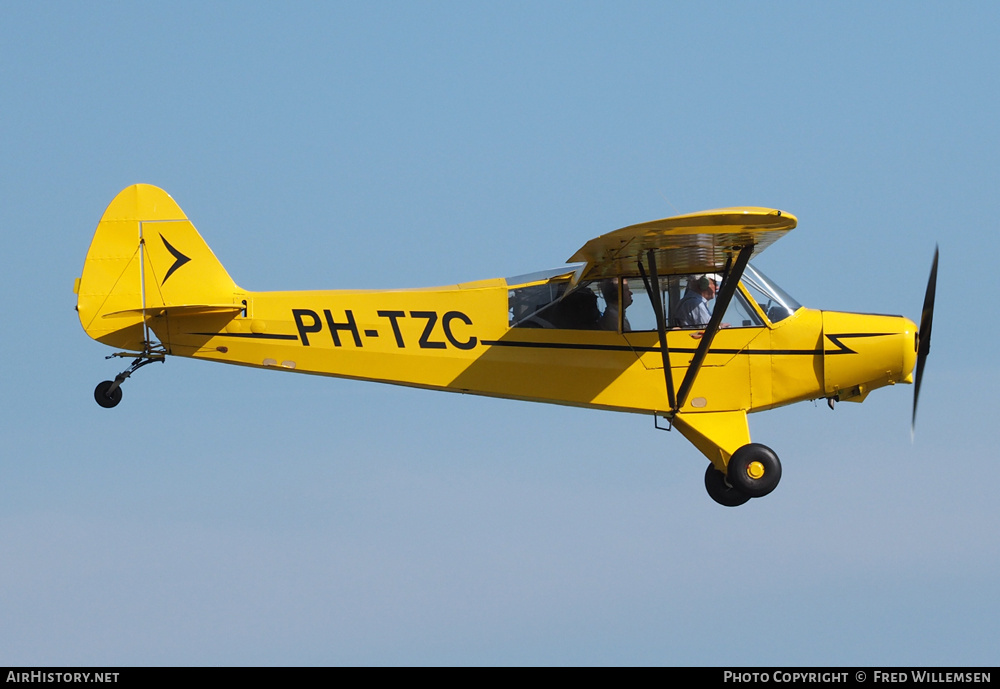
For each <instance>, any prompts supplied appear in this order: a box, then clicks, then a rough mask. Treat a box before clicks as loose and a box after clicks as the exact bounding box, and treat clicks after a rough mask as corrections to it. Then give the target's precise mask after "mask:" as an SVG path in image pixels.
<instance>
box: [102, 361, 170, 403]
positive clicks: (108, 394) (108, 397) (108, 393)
mask: <svg viewBox="0 0 1000 689" xmlns="http://www.w3.org/2000/svg"><path fill="white" fill-rule="evenodd" d="M165 354H166V352H165V351H163V349H162V348H157V349H154V348H153V347H152V346H147V347H146V351H144V352H142V353H141V354H132V353H129V352H116V353H114V354H111V355H109V356H106V357H104V358H105V359H111V358H113V357H126V358H131V359H133V361H132V363H131V364H129V367H128V368H127V369H125V370H124V371H122V372H121V373H119V374H118V375H117V376H115V379H114V380H105V381H104V382H102V383H98V384H97V387H96V388H94V399H95V400H97V403H98V404H99V405H101V406H102V407H104V408H105V409H111V408H112V407H117V406H118V403H119V402H121V401H122V383H124V382H125V380H126V379H127V378H128V377H129V376H131V375H132V374H133V373H135V372H136V371H138V370H139V369H140V368H142V367H143V366H145V365H146V364H152V363H154V362H157V361H158V362H160V363H161V364H162V363H163V361H164V360H165V359H166V356H165Z"/></svg>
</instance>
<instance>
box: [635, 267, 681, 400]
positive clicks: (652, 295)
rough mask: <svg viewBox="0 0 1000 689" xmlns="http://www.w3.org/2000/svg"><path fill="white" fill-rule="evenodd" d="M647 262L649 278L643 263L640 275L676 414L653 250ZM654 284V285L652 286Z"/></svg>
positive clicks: (665, 330) (668, 351) (665, 329)
mask: <svg viewBox="0 0 1000 689" xmlns="http://www.w3.org/2000/svg"><path fill="white" fill-rule="evenodd" d="M646 260H648V261H649V277H650V279H647V278H646V271H645V270H643V268H642V261H639V262H638V263H639V275H641V276H642V282H643V284H644V285H645V286H646V294H648V295H649V300H650V301H651V302H652V303H653V313H655V314H656V334H657V335H659V337H660V354H661V355H662V356H663V377H664V378H665V379H666V381H667V402H668V403H669V404H670V412H671V413H672V414H674V413H676V412H677V410H678V409H680V406H681V405H679V404H677V403H676V401H675V399H674V377H673V373H672V372H671V371H670V350H669V349H667V326H666V322H665V321H664V318H663V299H662V298H661V297H660V279H659V277H658V276H657V274H656V254H655V253H654V252H653V250H652V249H650V250H649V251H647V252H646ZM650 283H652V284H650Z"/></svg>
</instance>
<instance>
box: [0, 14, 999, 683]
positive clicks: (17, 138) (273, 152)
mask: <svg viewBox="0 0 1000 689" xmlns="http://www.w3.org/2000/svg"><path fill="white" fill-rule="evenodd" d="M0 26H2V27H3V33H4V40H3V41H0V86H2V93H3V94H4V97H3V98H2V99H0V125H2V126H0V170H2V184H0V208H2V210H3V236H4V240H5V250H4V252H3V253H2V256H3V258H2V261H3V264H2V271H0V285H2V290H3V295H4V297H5V300H4V301H5V313H4V318H3V319H2V322H3V325H2V335H3V337H2V338H0V348H2V350H0V351H2V352H3V354H4V359H5V361H6V362H7V363H6V364H5V365H4V366H3V368H2V369H0V370H2V376H3V388H4V390H5V391H6V394H5V395H4V400H3V402H2V403H0V405H2V410H3V413H2V414H0V429H2V437H3V440H4V442H3V447H4V450H3V458H2V460H0V468H2V473H0V475H2V481H0V562H3V566H2V567H0V620H2V622H3V623H2V624H0V664H4V665H35V664H41V665H132V664H182V665H188V664H279V665H283V664H352V663H355V664H356V663H362V664H400V663H409V664H442V663H444V664H467V663H472V664H475V663H489V664H524V663H526V664H560V663H570V664H667V665H672V664H684V665H703V664H711V665H741V666H742V665H756V664H787V665H810V664H863V665H897V664H904V665H905V664H933V665H963V664H985V665H995V664H996V663H997V662H998V654H997V649H996V638H997V637H998V636H1000V622H998V620H1000V603H998V602H997V597H996V596H995V595H994V591H995V588H996V572H997V571H998V566H1000V545H998V539H997V526H998V517H1000V507H998V506H997V505H998V502H997V500H996V499H995V496H994V495H993V490H992V483H991V476H993V475H994V474H995V473H996V471H995V461H996V454H997V453H996V449H995V442H994V440H993V437H992V431H993V430H994V426H993V424H994V423H995V416H996V411H997V402H996V391H997V388H998V387H1000V365H998V364H997V361H996V356H995V354H994V352H993V347H992V343H994V342H996V341H998V339H1000V327H998V325H997V321H996V318H995V314H996V307H995V304H994V299H995V296H996V294H997V293H998V287H1000V280H998V278H997V273H996V271H995V269H994V268H993V266H992V265H991V264H992V262H993V257H992V256H991V255H990V253H989V252H988V251H987V249H989V248H990V247H991V245H992V242H991V241H990V238H991V237H992V236H993V235H994V234H995V220H994V218H993V216H994V213H993V212H992V211H993V210H994V209H995V206H996V196H997V191H998V189H1000V184H998V182H1000V175H998V163H997V161H998V160H1000V134H998V128H997V124H996V123H997V122H998V121H1000V101H998V99H1000V95H998V94H1000V88H998V86H1000V84H998V76H997V70H996V67H997V65H998V64H1000V47H998V45H997V43H996V40H995V36H996V35H997V33H998V30H1000V10H998V9H997V7H996V5H995V4H991V3H985V2H983V3H975V2H970V3H959V4H945V3H912V2H907V3H891V2H886V3H877V4H874V5H873V4H871V3H847V2H844V3H831V4H817V3H736V2H733V3H712V4H707V5H706V4H703V5H699V6H697V7H696V6H695V5H694V4H693V3H682V4H674V5H671V4H667V3H625V4H622V3H615V4H613V5H612V4H611V3H586V2H573V3H568V2H565V3H557V2H548V3H517V2H505V3H494V4H485V3H446V2H434V3H402V2H393V3H363V4H362V3H346V4H344V3H299V4H292V5H287V6H286V5H282V6H281V7H280V8H279V7H278V6H277V5H274V4H266V3H264V4H260V3H215V4H210V5H208V6H205V5H203V4H194V3H173V4H170V5H169V6H165V5H162V4H147V3H135V4H121V3H86V4H82V3H59V2H56V3H43V4H39V3H5V4H3V5H2V6H0ZM136 182H148V183H152V184H156V185H158V186H161V187H163V188H164V189H166V190H167V191H169V192H170V193H171V194H172V195H173V197H174V198H175V199H176V200H177V201H178V203H179V204H180V205H181V207H182V208H184V209H185V211H186V212H187V214H188V216H189V217H190V218H191V219H192V220H193V221H194V223H195V224H196V226H197V227H198V228H199V230H200V231H201V233H202V235H203V236H204V237H205V238H206V240H207V241H208V242H209V244H210V245H211V246H212V248H213V250H214V251H215V253H216V255H217V256H218V257H219V258H220V259H221V260H222V262H223V263H224V264H225V265H226V267H227V269H228V270H229V272H230V274H231V275H233V277H234V278H235V279H236V281H237V282H238V283H240V284H241V285H242V286H244V287H246V288H248V289H257V290H267V289H321V288H330V289H334V288H355V287H363V288H377V287H417V286H427V285H435V284H447V283H454V282H457V281H462V280H472V279H478V278H486V277H496V276H504V275H515V274H520V273H526V272H530V271H533V270H539V269H544V268H549V267H553V266H556V265H559V264H560V263H562V262H563V261H565V260H566V258H568V257H569V256H570V255H571V254H572V253H573V252H574V251H575V250H576V249H577V248H579V247H580V246H581V245H582V244H583V243H584V242H586V241H587V240H588V239H590V238H591V237H593V236H596V235H598V234H602V233H604V232H607V231H610V230H613V229H615V228H618V227H622V226H625V225H628V224H632V223H636V222H642V221H645V220H650V219H653V218H658V217H664V216H668V215H673V214H675V213H685V212H693V211H697V210H701V209H705V208H716V207H720V206H733V205H762V206H771V207H777V208H781V209H784V210H787V211H789V212H792V213H794V214H795V215H797V216H798V218H799V221H800V223H799V227H798V229H796V230H795V231H794V232H792V233H791V234H790V235H789V236H787V237H786V238H784V239H783V240H782V241H781V242H779V243H778V244H776V245H775V246H773V247H772V248H770V249H768V251H767V252H766V253H765V254H763V255H762V256H761V257H760V258H759V259H758V260H757V262H756V263H757V265H758V266H759V267H761V268H762V269H764V270H765V271H766V272H767V273H768V274H769V275H770V276H771V277H772V278H774V279H775V280H776V281H778V282H779V284H781V285H782V286H783V287H784V288H785V289H786V290H787V291H789V292H790V293H791V294H792V295H794V296H795V297H796V298H797V299H798V300H799V301H801V302H802V303H804V304H806V305H808V306H812V307H816V308H827V309H836V310H852V311H864V312H877V313H902V314H905V315H907V316H909V317H911V318H914V319H918V318H919V311H920V305H921V302H922V299H923V290H924V285H925V283H926V279H927V273H928V271H929V268H930V261H931V256H932V253H933V250H934V246H935V244H936V243H939V244H940V246H941V261H942V263H941V270H940V276H939V283H938V309H937V312H936V324H935V326H936V327H935V331H934V347H933V350H932V353H931V358H930V362H929V366H928V372H927V376H926V378H925V381H924V387H923V389H922V394H921V407H920V418H919V419H918V429H917V435H916V441H915V442H914V443H913V444H911V442H910V432H909V414H910V405H911V404H912V388H911V387H904V388H898V389H897V388H889V389H885V390H879V391H876V392H875V393H873V394H872V395H871V396H870V397H869V398H868V400H867V401H866V402H865V403H864V404H863V405H851V404H843V405H839V406H838V407H837V409H836V411H835V412H830V411H829V410H828V409H827V408H826V405H825V404H822V403H820V404H815V405H814V404H812V403H807V404H801V405H798V406H795V407H790V408H786V409H782V410H776V411H772V412H767V413H764V414H759V415H754V416H753V417H751V433H752V436H753V438H754V440H755V441H758V442H763V443H765V444H767V445H769V446H771V447H773V448H774V449H775V450H776V451H777V452H778V454H779V455H780V456H781V458H782V461H783V466H784V475H783V478H782V483H781V485H780V486H779V488H778V489H777V490H776V491H775V492H774V493H773V494H772V495H770V496H768V497H767V498H766V499H763V500H754V501H751V502H750V503H749V504H748V505H746V506H744V507H742V508H739V509H728V510H727V509H723V508H721V507H718V506H716V505H715V504H714V503H713V502H711V500H710V499H709V498H708V497H707V495H706V494H705V492H704V488H703V486H702V475H703V472H704V468H705V460H704V459H703V458H702V457H701V455H700V454H699V453H698V452H697V451H696V450H694V448H693V447H692V446H690V445H689V444H688V443H686V442H685V441H684V440H683V438H681V437H680V436H679V435H677V434H675V433H671V434H666V433H661V432H658V431H655V430H654V429H653V425H652V423H651V421H650V419H648V418H645V417H640V416H631V415H616V414H611V413H604V412H596V411H587V410H579V409H567V408H562V407H557V406H544V405H530V404H523V403H517V402H511V401H505V400H490V399H481V398H475V397H468V396H460V395H445V394H440V393H433V392H425V391H419V390H410V389H405V388H395V387H391V386H379V385H372V384H363V383H358V382H352V381H339V380H332V379H320V378H313V377H308V376H294V375H279V374H276V373H274V372H264V371H254V370H248V369H242V368H236V367H232V368H230V367H224V366H210V365H207V364H204V363H200V362H192V361H187V360H173V359H171V360H169V361H168V362H167V363H166V364H165V365H156V366H150V367H147V368H145V369H143V370H142V371H141V373H139V374H138V375H137V376H136V377H135V378H133V379H132V380H130V381H129V382H128V383H127V385H126V387H125V399H124V402H123V403H122V405H121V406H120V407H118V408H116V409H115V410H113V411H108V410H103V409H100V408H98V407H97V405H95V404H94V402H93V397H92V390H93V387H94V385H95V384H96V383H97V382H98V381H100V380H104V379H106V378H110V377H112V376H113V375H114V374H115V373H116V372H117V371H118V370H119V369H120V363H119V362H117V361H105V360H104V359H103V357H104V356H106V355H107V354H109V353H110V352H111V350H110V349H108V348H106V347H103V346H102V345H99V344H98V343H96V342H93V341H91V340H90V339H89V338H87V337H86V335H85V334H84V333H83V331H82V329H81V328H80V326H79V322H78V320H77V319H76V317H75V314H74V312H73V304H74V296H73V294H72V286H73V279H74V278H76V277H78V276H79V274H80V271H81V268H82V265H83V258H84V255H85V253H86V249H87V246H88V244H89V242H90V238H91V236H92V234H93V231H94V227H95V226H96V223H97V221H98V219H99V218H100V215H101V213H102V212H103V210H104V208H105V206H106V205H107V203H108V202H110V200H111V199H112V198H113V196H114V195H115V194H116V193H117V192H118V191H119V190H120V189H121V188H123V187H125V186H127V185H129V184H133V183H136Z"/></svg>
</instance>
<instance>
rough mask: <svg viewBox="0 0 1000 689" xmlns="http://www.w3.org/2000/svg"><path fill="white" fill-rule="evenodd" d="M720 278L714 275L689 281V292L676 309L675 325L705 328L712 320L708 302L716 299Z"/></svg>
mask: <svg viewBox="0 0 1000 689" xmlns="http://www.w3.org/2000/svg"><path fill="white" fill-rule="evenodd" d="M718 286H719V276H718V275H714V274H708V275H698V276H693V277H691V278H690V279H689V280H688V284H687V291H686V292H685V293H684V296H683V297H682V298H681V300H680V301H679V302H677V306H676V307H674V323H675V324H676V325H678V326H680V327H682V328H703V327H705V326H706V325H708V322H709V321H710V320H711V319H712V312H711V311H710V310H709V308H708V302H710V301H711V300H712V299H715V291H716V290H717V289H718Z"/></svg>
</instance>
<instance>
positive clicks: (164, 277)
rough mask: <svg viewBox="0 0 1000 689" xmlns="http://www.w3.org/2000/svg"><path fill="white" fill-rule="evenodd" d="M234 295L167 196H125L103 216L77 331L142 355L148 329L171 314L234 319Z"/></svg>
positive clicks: (152, 192) (142, 187) (80, 298)
mask: <svg viewBox="0 0 1000 689" xmlns="http://www.w3.org/2000/svg"><path fill="white" fill-rule="evenodd" d="M238 290H239V288H238V287H237V286H236V283H235V282H233V279H232V278H231V277H229V274H228V273H227V272H226V269H225V268H223V267H222V264H221V263H219V259H217V258H216V257H215V254H213V253H212V250H211V249H209V248H208V244H206V243H205V240H204V239H202V238H201V235H199V234H198V231H197V230H196V229H195V228H194V225H192V224H191V221H189V220H188V219H187V217H186V216H185V215H184V211H182V210H181V209H180V207H179V206H178V205H177V203H176V202H174V200H173V199H172V198H170V195H169V194H167V193H166V192H165V191H163V190H162V189H159V188H157V187H154V186H151V185H149V184H135V185H133V186H131V187H127V188H126V189H123V190H122V191H121V193H119V194H118V196H116V197H115V198H114V200H113V201H112V202H111V204H110V205H109V206H108V208H107V210H106V211H104V216H103V217H102V218H101V221H100V223H98V225H97V231H96V232H95V233H94V239H93V241H92V242H91V243H90V250H89V251H88V252H87V260H86V261H85V262H84V264H83V275H82V276H81V277H80V279H79V280H77V284H76V293H77V302H76V308H77V311H78V312H79V315H80V323H81V324H82V325H83V329H84V330H85V331H86V332H87V334H88V335H90V336H91V337H92V338H94V339H95V340H97V341H99V342H103V343H104V344H107V345H111V346H113V347H121V348H123V349H128V350H134V351H143V350H144V349H145V347H146V340H147V339H148V338H147V334H146V332H145V331H146V328H145V326H146V324H149V325H152V322H151V319H153V318H156V317H158V316H161V315H164V314H165V313H172V314H176V315H183V314H205V313H213V312H214V313H222V312H231V313H233V314H235V313H237V312H238V311H239V310H240V309H241V308H242V306H239V308H237V306H236V305H235V304H234V302H235V297H236V292H237V291H238Z"/></svg>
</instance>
